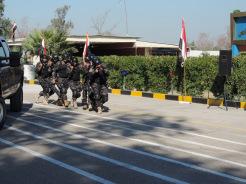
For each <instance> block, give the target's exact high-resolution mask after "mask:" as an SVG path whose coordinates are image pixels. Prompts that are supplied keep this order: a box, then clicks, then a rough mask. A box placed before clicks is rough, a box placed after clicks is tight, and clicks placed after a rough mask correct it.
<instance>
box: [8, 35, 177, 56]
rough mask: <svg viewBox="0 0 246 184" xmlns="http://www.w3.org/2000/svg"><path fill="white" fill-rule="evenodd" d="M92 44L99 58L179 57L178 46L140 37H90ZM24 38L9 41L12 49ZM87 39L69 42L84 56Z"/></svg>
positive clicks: (73, 37)
mask: <svg viewBox="0 0 246 184" xmlns="http://www.w3.org/2000/svg"><path fill="white" fill-rule="evenodd" d="M89 39H90V44H92V52H93V53H94V54H95V55H98V56H105V55H118V56H135V55H140V56H148V55H158V56H160V55H177V52H178V51H179V48H178V45H172V44H164V43H155V42H146V41H140V38H139V37H129V36H124V37H123V36H102V35H92V36H90V37H89ZM23 40H24V39H23V38H19V39H16V40H15V42H13V41H11V40H10V41H9V45H10V47H13V46H19V47H21V45H22V42H23ZM85 40H86V37H85V36H78V35H71V36H69V37H68V38H67V41H68V43H69V44H71V45H72V46H75V47H76V48H77V49H78V50H79V53H77V54H78V55H80V56H81V55H82V51H83V47H84V43H85Z"/></svg>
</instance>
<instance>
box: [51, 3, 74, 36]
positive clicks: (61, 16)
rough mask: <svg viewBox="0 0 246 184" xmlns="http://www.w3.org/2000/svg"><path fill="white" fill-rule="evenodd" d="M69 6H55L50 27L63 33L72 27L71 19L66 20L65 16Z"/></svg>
mask: <svg viewBox="0 0 246 184" xmlns="http://www.w3.org/2000/svg"><path fill="white" fill-rule="evenodd" d="M69 9H70V6H67V5H64V6H63V7H61V8H57V9H56V12H55V18H53V19H52V20H51V26H50V27H51V28H53V29H56V30H57V31H61V32H64V33H67V34H68V33H69V31H70V30H71V29H72V28H73V23H72V21H66V16H67V13H68V10H69Z"/></svg>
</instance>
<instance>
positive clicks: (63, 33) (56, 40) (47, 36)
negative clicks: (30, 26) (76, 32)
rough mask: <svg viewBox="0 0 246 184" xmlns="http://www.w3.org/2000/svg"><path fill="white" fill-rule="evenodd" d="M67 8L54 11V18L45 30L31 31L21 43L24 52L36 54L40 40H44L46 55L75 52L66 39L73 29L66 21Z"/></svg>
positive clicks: (69, 22) (70, 23)
mask: <svg viewBox="0 0 246 184" xmlns="http://www.w3.org/2000/svg"><path fill="white" fill-rule="evenodd" d="M68 10H69V6H67V5H65V6H64V7H62V8H58V9H57V10H56V15H55V18H53V19H52V20H51V25H50V26H48V28H46V29H45V30H34V31H32V32H31V33H30V34H29V36H28V37H27V38H26V40H25V41H24V43H23V47H24V49H25V50H26V51H31V52H32V53H33V54H38V49H39V48H40V47H41V42H42V39H44V40H45V46H46V49H47V52H48V54H54V53H55V54H63V53H65V52H77V49H75V48H74V47H71V46H70V45H68V43H67V41H66V39H67V35H68V33H69V30H70V29H71V28H72V27H73V24H72V22H71V21H68V22H67V21H66V20H65V19H66V15H67V12H68Z"/></svg>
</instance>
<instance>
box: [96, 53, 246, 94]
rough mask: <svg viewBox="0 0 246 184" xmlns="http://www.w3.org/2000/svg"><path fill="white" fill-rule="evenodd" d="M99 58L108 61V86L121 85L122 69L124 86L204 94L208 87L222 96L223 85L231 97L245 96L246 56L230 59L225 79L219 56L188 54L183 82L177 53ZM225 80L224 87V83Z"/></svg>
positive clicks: (119, 86) (163, 91) (116, 86)
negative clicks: (228, 74) (124, 75)
mask: <svg viewBox="0 0 246 184" xmlns="http://www.w3.org/2000/svg"><path fill="white" fill-rule="evenodd" d="M101 60H102V61H103V62H104V63H105V64H106V65H107V67H108V69H109V71H110V76H109V86H110V87H111V88H121V89H122V86H123V77H122V76H121V74H120V71H121V70H127V71H129V75H127V77H126V89H128V90H134V89H136V90H141V91H151V92H160V93H169V92H170V91H171V90H175V91H177V92H178V93H180V94H184V89H186V93H187V95H191V96H203V95H204V93H205V92H206V93H207V91H211V92H212V93H213V94H214V96H216V97H221V96H222V95H223V91H224V89H225V90H226V92H227V93H228V96H229V97H230V98H234V99H235V98H236V99H239V98H241V99H243V98H245V97H246V56H241V57H238V58H236V59H234V61H233V73H232V75H231V76H230V77H229V78H228V79H227V81H225V80H224V78H223V77H220V76H218V57H209V56H204V57H199V58H189V59H187V61H186V67H185V76H186V77H185V84H186V85H185V86H184V85H183V72H184V71H183V69H182V68H180V67H178V66H179V65H177V57H171V56H161V57H157V56H150V57H143V56H122V57H119V56H104V57H101ZM224 84H225V87H224Z"/></svg>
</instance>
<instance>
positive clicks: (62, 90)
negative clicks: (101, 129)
mask: <svg viewBox="0 0 246 184" xmlns="http://www.w3.org/2000/svg"><path fill="white" fill-rule="evenodd" d="M36 73H37V76H38V81H39V83H40V85H41V86H42V88H43V91H41V92H40V93H39V97H38V99H39V98H40V97H41V96H43V97H44V100H43V103H44V104H48V99H49V97H50V96H51V95H53V94H57V96H58V100H57V101H56V104H57V105H59V106H65V107H69V105H70V103H69V101H68V99H67V91H68V88H70V89H71V91H72V106H73V107H74V108H78V105H77V99H78V98H80V96H81V93H82V106H83V109H84V110H86V109H89V110H95V111H96V112H98V113H101V112H103V111H107V110H108V108H107V107H105V106H104V103H105V102H107V101H108V88H107V77H108V75H109V73H108V71H107V69H106V67H105V66H104V65H103V64H102V62H101V61H100V59H99V58H98V57H96V56H95V55H93V54H91V53H90V54H89V55H88V57H86V58H85V60H84V61H82V62H79V61H78V59H77V58H76V57H73V56H72V55H69V54H64V55H59V56H58V55H52V56H46V55H41V56H40V62H38V63H37V65H36ZM81 79H82V80H81ZM38 99H37V101H38Z"/></svg>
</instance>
